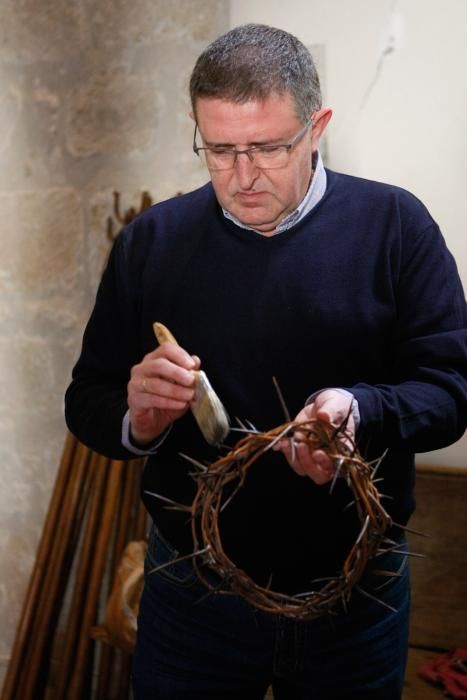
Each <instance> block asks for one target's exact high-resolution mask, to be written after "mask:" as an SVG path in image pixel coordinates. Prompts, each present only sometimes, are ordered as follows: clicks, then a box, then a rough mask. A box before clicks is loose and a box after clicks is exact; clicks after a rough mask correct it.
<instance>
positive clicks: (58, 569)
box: [16, 443, 91, 700]
mask: <svg viewBox="0 0 467 700" xmlns="http://www.w3.org/2000/svg"><path fill="white" fill-rule="evenodd" d="M90 456H91V452H90V450H89V449H88V448H87V447H85V446H84V445H82V444H81V443H79V444H78V449H77V451H76V459H75V460H74V461H73V470H72V473H71V474H70V479H69V481H68V484H67V488H66V491H65V494H64V497H63V501H62V503H61V504H60V508H59V510H60V517H59V518H58V520H57V523H56V528H55V530H54V532H53V533H52V537H51V543H50V544H51V546H50V547H49V550H50V558H49V559H48V563H47V567H45V569H44V573H43V577H42V581H41V584H42V585H41V590H40V595H39V601H38V606H37V615H36V620H35V621H34V626H33V629H32V628H31V629H30V634H31V638H30V645H29V648H28V650H27V655H26V658H23V659H22V664H23V672H22V674H21V680H20V684H19V689H18V695H16V698H18V697H19V698H21V700H37V698H38V697H41V693H42V690H43V687H44V685H45V676H46V672H47V669H48V652H49V651H50V641H51V639H52V636H53V632H54V628H55V626H56V622H57V620H56V617H57V605H58V603H59V602H60V597H61V595H63V590H64V588H65V585H66V580H67V578H68V575H69V560H70V553H71V551H72V547H71V546H70V544H72V539H73V538H72V535H73V533H74V532H75V531H76V530H77V529H79V526H80V521H79V518H77V514H80V515H81V513H82V512H83V509H82V507H80V506H81V497H82V493H83V486H84V483H85V479H84V477H85V475H86V471H87V467H88V463H89V460H90ZM52 622H53V624H52ZM24 668H27V673H24Z"/></svg>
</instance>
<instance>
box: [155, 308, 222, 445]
mask: <svg viewBox="0 0 467 700" xmlns="http://www.w3.org/2000/svg"><path fill="white" fill-rule="evenodd" d="M153 328H154V333H155V336H156V338H157V340H158V341H159V343H160V344H162V343H175V345H178V343H177V341H176V340H175V338H174V336H173V335H172V333H171V332H170V331H169V329H168V328H167V327H166V326H164V324H163V323H159V322H158V321H157V322H156V323H154V324H153ZM193 374H194V375H195V387H194V389H195V395H194V398H193V400H192V402H191V404H190V408H191V411H192V413H193V416H194V418H195V420H196V422H197V423H198V426H199V428H200V430H201V432H202V433H203V435H204V437H205V439H206V440H207V442H209V443H210V444H211V445H218V444H219V443H221V442H222V441H223V440H224V438H225V437H226V435H227V433H228V432H229V430H230V424H229V417H228V415H227V412H226V410H225V408H224V406H223V405H222V402H221V400H220V399H219V397H218V396H217V394H216V392H215V391H214V389H213V388H212V386H211V383H210V381H209V379H208V378H207V376H206V373H205V372H203V370H193Z"/></svg>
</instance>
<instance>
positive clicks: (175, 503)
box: [144, 491, 191, 513]
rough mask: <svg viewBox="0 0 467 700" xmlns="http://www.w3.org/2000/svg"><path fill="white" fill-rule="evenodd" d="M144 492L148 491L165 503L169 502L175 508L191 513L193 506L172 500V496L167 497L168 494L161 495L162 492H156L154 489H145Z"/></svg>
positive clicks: (149, 494)
mask: <svg viewBox="0 0 467 700" xmlns="http://www.w3.org/2000/svg"><path fill="white" fill-rule="evenodd" d="M144 493H147V494H148V496H153V497H154V498H158V499H159V500H160V501H163V502H164V503H168V504H169V505H171V506H172V507H173V508H174V509H175V510H184V511H186V512H188V513H191V506H186V505H183V503H177V502H176V501H172V499H171V498H167V497H166V496H161V494H160V493H154V491H145V492H144Z"/></svg>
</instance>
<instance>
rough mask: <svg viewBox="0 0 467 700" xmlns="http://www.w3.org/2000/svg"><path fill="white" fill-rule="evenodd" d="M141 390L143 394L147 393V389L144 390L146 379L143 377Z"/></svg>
mask: <svg viewBox="0 0 467 700" xmlns="http://www.w3.org/2000/svg"><path fill="white" fill-rule="evenodd" d="M141 388H142V390H143V391H144V392H145V393H147V389H146V377H144V379H143V381H142V384H141Z"/></svg>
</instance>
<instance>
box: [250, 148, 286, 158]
mask: <svg viewBox="0 0 467 700" xmlns="http://www.w3.org/2000/svg"><path fill="white" fill-rule="evenodd" d="M255 150H256V151H257V152H258V153H261V154H263V155H265V156H275V155H277V154H278V153H280V152H281V151H282V146H257V148H256V149H255Z"/></svg>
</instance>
